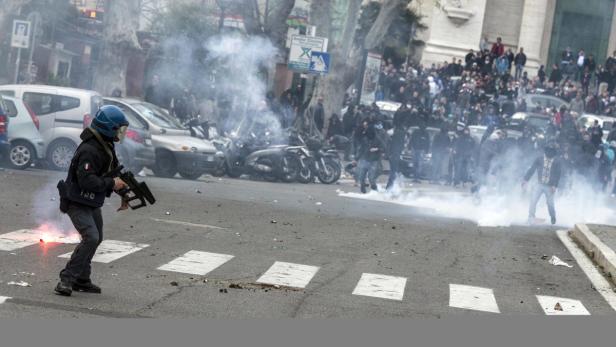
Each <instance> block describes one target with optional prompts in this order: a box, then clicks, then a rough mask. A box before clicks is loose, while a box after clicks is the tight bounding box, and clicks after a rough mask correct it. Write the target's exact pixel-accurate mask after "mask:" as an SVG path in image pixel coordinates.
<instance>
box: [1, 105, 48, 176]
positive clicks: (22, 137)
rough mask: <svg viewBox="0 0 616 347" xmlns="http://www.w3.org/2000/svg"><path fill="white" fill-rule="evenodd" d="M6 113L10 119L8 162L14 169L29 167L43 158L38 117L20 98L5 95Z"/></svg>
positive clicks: (43, 148)
mask: <svg viewBox="0 0 616 347" xmlns="http://www.w3.org/2000/svg"><path fill="white" fill-rule="evenodd" d="M4 105H5V106H6V108H5V110H6V113H7V115H8V117H9V119H10V120H11V125H10V126H9V127H8V137H9V142H10V143H11V148H10V151H9V155H8V158H7V159H8V163H9V165H11V166H12V167H13V168H14V169H19V170H23V169H26V168H29V167H31V166H32V164H34V163H35V162H36V161H38V160H42V159H44V158H45V142H44V141H43V138H42V137H41V134H40V132H39V126H40V124H39V119H38V117H37V116H36V114H34V112H32V109H31V108H30V107H29V106H28V105H27V104H26V103H25V102H24V101H23V100H21V99H18V98H12V97H8V96H5V97H4Z"/></svg>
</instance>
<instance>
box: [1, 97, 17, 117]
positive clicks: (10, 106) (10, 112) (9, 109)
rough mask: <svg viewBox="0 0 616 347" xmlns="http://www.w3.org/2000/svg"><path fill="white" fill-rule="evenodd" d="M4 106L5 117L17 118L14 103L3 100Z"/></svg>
mask: <svg viewBox="0 0 616 347" xmlns="http://www.w3.org/2000/svg"><path fill="white" fill-rule="evenodd" d="M4 106H5V107H6V108H5V109H4V110H5V111H6V114H7V116H9V117H13V118H15V117H17V107H15V103H14V102H12V101H10V100H4Z"/></svg>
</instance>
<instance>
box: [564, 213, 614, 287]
mask: <svg viewBox="0 0 616 347" xmlns="http://www.w3.org/2000/svg"><path fill="white" fill-rule="evenodd" d="M569 235H570V236H571V238H572V239H573V240H575V241H576V242H577V243H578V244H579V245H580V246H581V248H582V249H583V250H584V252H585V253H586V254H588V256H589V257H590V258H591V259H592V260H593V261H594V262H595V264H597V265H598V266H599V267H601V269H602V270H603V271H604V272H605V275H606V276H607V277H608V279H609V280H610V281H611V282H612V283H613V284H616V252H614V250H612V249H611V248H609V247H608V246H607V245H606V244H605V243H603V242H602V241H601V240H600V239H599V238H598V237H597V235H595V234H594V233H593V232H592V231H590V229H589V228H588V226H587V225H586V224H576V225H575V227H574V228H573V230H571V231H569Z"/></svg>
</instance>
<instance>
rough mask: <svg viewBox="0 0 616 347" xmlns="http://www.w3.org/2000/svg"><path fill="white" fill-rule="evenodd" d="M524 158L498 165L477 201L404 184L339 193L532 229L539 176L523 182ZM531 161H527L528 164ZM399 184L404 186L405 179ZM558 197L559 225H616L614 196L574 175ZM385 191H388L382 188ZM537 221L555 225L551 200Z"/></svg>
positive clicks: (518, 155) (480, 222) (541, 208)
mask: <svg viewBox="0 0 616 347" xmlns="http://www.w3.org/2000/svg"><path fill="white" fill-rule="evenodd" d="M521 154H522V153H515V152H510V153H508V154H507V155H506V156H503V157H502V160H498V161H496V162H494V163H493V165H492V166H493V167H494V166H495V165H500V166H501V170H500V171H499V174H498V175H497V176H492V177H491V178H489V179H488V184H487V187H485V188H483V189H482V190H481V191H480V192H479V194H478V195H477V196H474V195H472V194H470V193H469V192H462V191H452V190H450V189H442V188H426V187H424V188H411V189H404V188H402V187H403V184H398V186H397V187H396V188H395V189H393V190H392V191H391V192H386V191H384V190H383V189H379V191H378V192H375V191H373V192H370V193H368V194H360V193H353V192H338V194H339V195H340V196H342V197H347V198H355V199H365V200H374V201H381V202H388V203H394V204H399V205H403V206H409V207H413V208H416V209H420V210H422V211H420V212H423V213H425V214H430V215H434V216H439V217H445V218H455V219H464V220H469V221H472V222H475V223H477V225H479V226H486V227H507V226H512V225H526V224H527V223H528V209H529V204H530V195H531V192H532V189H533V188H534V185H535V184H536V182H537V179H536V176H533V177H532V178H531V180H530V182H529V185H528V187H527V188H526V189H522V186H521V182H522V177H523V173H524V171H525V170H526V169H527V168H528V166H530V162H532V156H531V157H530V158H529V157H528V156H527V158H524V157H523V156H521ZM524 159H526V160H524ZM398 181H403V179H399V180H398ZM562 183H563V184H561V188H560V190H559V191H558V192H557V194H556V197H555V206H556V218H557V225H558V226H562V227H571V226H573V225H574V224H576V223H596V224H609V225H616V213H615V212H616V211H615V209H614V208H613V205H614V201H613V199H611V198H610V197H609V196H608V195H606V194H604V193H600V192H596V191H595V189H594V188H593V186H592V185H591V184H590V183H589V182H588V179H587V178H583V177H581V176H572V177H570V178H569V179H566V180H565V179H563V181H562ZM381 188H382V187H381ZM536 216H537V218H538V219H539V220H540V221H541V223H540V224H548V225H549V223H550V217H549V214H548V211H547V205H546V202H545V198H544V197H542V198H541V200H539V203H538V204H537V213H536Z"/></svg>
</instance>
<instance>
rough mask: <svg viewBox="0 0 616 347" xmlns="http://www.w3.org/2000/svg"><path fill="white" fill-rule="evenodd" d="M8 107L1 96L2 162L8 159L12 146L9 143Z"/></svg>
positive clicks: (0, 155) (0, 145)
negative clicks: (6, 110)
mask: <svg viewBox="0 0 616 347" xmlns="http://www.w3.org/2000/svg"><path fill="white" fill-rule="evenodd" d="M5 109H6V106H5V105H4V100H3V99H2V96H1V95H0V160H2V161H4V160H5V159H6V158H8V154H9V150H10V148H11V144H10V143H9V136H8V128H9V117H8V115H7V114H6V112H5Z"/></svg>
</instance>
